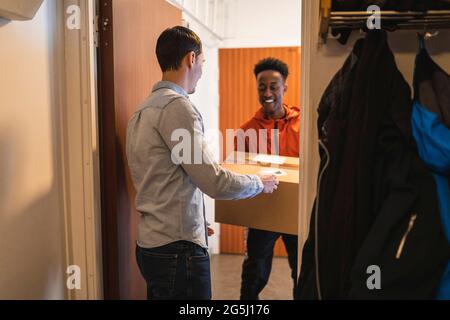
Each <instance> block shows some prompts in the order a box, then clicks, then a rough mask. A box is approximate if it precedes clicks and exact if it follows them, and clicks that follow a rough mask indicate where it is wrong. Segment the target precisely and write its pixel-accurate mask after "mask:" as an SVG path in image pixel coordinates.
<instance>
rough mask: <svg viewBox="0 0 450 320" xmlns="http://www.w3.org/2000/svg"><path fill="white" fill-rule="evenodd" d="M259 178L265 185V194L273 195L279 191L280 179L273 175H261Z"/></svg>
mask: <svg viewBox="0 0 450 320" xmlns="http://www.w3.org/2000/svg"><path fill="white" fill-rule="evenodd" d="M259 177H260V179H261V181H262V183H263V185H264V190H263V192H264V193H273V192H274V191H275V190H277V189H278V184H279V182H278V178H277V177H276V176H275V175H273V174H265V173H260V174H259Z"/></svg>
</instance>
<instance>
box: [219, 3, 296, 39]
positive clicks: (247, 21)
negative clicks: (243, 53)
mask: <svg viewBox="0 0 450 320" xmlns="http://www.w3.org/2000/svg"><path fill="white" fill-rule="evenodd" d="M227 1H228V2H229V3H228V4H229V6H228V9H227V10H226V12H225V13H224V14H225V19H226V23H225V26H226V32H225V37H226V40H225V41H224V42H223V44H222V46H221V47H223V48H247V47H284V46H300V42H301V41H300V40H301V10H302V5H301V0H276V1H273V0H227Z"/></svg>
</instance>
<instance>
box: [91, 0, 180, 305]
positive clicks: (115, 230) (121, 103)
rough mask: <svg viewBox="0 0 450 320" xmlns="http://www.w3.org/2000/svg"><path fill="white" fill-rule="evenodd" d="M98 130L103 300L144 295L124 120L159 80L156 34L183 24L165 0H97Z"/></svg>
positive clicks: (142, 297) (143, 297)
mask: <svg viewBox="0 0 450 320" xmlns="http://www.w3.org/2000/svg"><path fill="white" fill-rule="evenodd" d="M98 8H99V33H100V37H99V48H98V61H99V65H98V76H99V79H98V80H99V88H98V89H99V119H100V120H99V121H100V124H99V128H100V148H101V190H102V238H103V239H102V241H103V265H104V291H105V292H104V294H105V299H133V300H134V299H145V298H146V286H145V282H144V280H143V279H142V277H141V275H140V273H139V270H138V267H137V264H136V259H135V246H136V228H137V223H138V218H139V215H138V213H137V212H136V210H135V207H134V198H135V191H134V188H133V184H132V181H131V178H130V175H129V172H128V168H127V164H126V163H127V161H126V155H125V137H126V129H127V124H128V120H129V119H130V117H131V116H132V114H133V113H134V112H135V111H136V109H137V107H138V106H139V104H140V103H141V102H142V101H144V99H145V98H146V97H147V96H148V95H149V94H150V93H151V89H152V87H153V85H154V84H155V83H156V82H158V81H159V80H160V79H161V71H160V68H159V65H158V62H157V59H156V56H155V47H156V41H157V38H158V36H159V35H160V34H161V32H162V31H164V30H165V29H166V28H169V27H173V26H176V25H180V24H181V23H182V18H181V11H180V10H178V9H177V8H175V7H173V6H171V5H170V4H169V3H167V2H166V1H165V0H151V1H149V0H99V5H98Z"/></svg>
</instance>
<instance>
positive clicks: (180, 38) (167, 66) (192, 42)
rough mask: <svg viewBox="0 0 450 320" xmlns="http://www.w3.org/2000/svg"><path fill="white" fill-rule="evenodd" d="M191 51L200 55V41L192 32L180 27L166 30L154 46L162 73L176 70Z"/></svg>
mask: <svg viewBox="0 0 450 320" xmlns="http://www.w3.org/2000/svg"><path fill="white" fill-rule="evenodd" d="M192 51H194V52H195V54H196V55H200V54H201V53H202V41H201V40H200V38H199V37H198V36H197V35H196V34H195V33H194V32H193V31H192V30H190V29H188V28H185V27H181V26H178V27H174V28H170V29H166V30H165V31H164V32H163V33H162V34H161V35H160V36H159V38H158V42H157V44H156V56H157V57H158V62H159V65H160V66H161V70H162V71H163V72H166V71H170V70H178V69H179V68H180V67H181V61H182V60H183V58H184V57H185V56H186V55H187V54H188V53H189V52H192Z"/></svg>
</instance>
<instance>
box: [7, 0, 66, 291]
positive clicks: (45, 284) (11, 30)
mask: <svg viewBox="0 0 450 320" xmlns="http://www.w3.org/2000/svg"><path fill="white" fill-rule="evenodd" d="M56 1H59V0H46V1H45V2H44V4H43V5H42V7H41V8H40V10H39V12H38V14H37V16H36V17H35V18H34V19H33V20H32V21H27V22H8V21H6V20H1V19H0V70H1V71H0V72H1V73H0V252H1V254H0V299H63V298H64V292H65V291H64V287H65V280H64V279H65V274H64V271H65V267H64V264H65V262H64V261H65V258H64V226H63V210H62V205H61V198H62V190H61V184H60V174H59V172H60V167H59V161H58V159H59V152H60V150H59V148H58V146H59V140H58V139H59V136H58V133H57V128H56V126H57V124H58V123H59V114H58V104H57V99H58V95H57V92H56V85H57V82H56V80H55V78H54V74H55V70H54V65H53V62H52V61H53V60H54V59H53V56H54V50H55V38H54V37H55V17H56V8H55V3H56Z"/></svg>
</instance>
